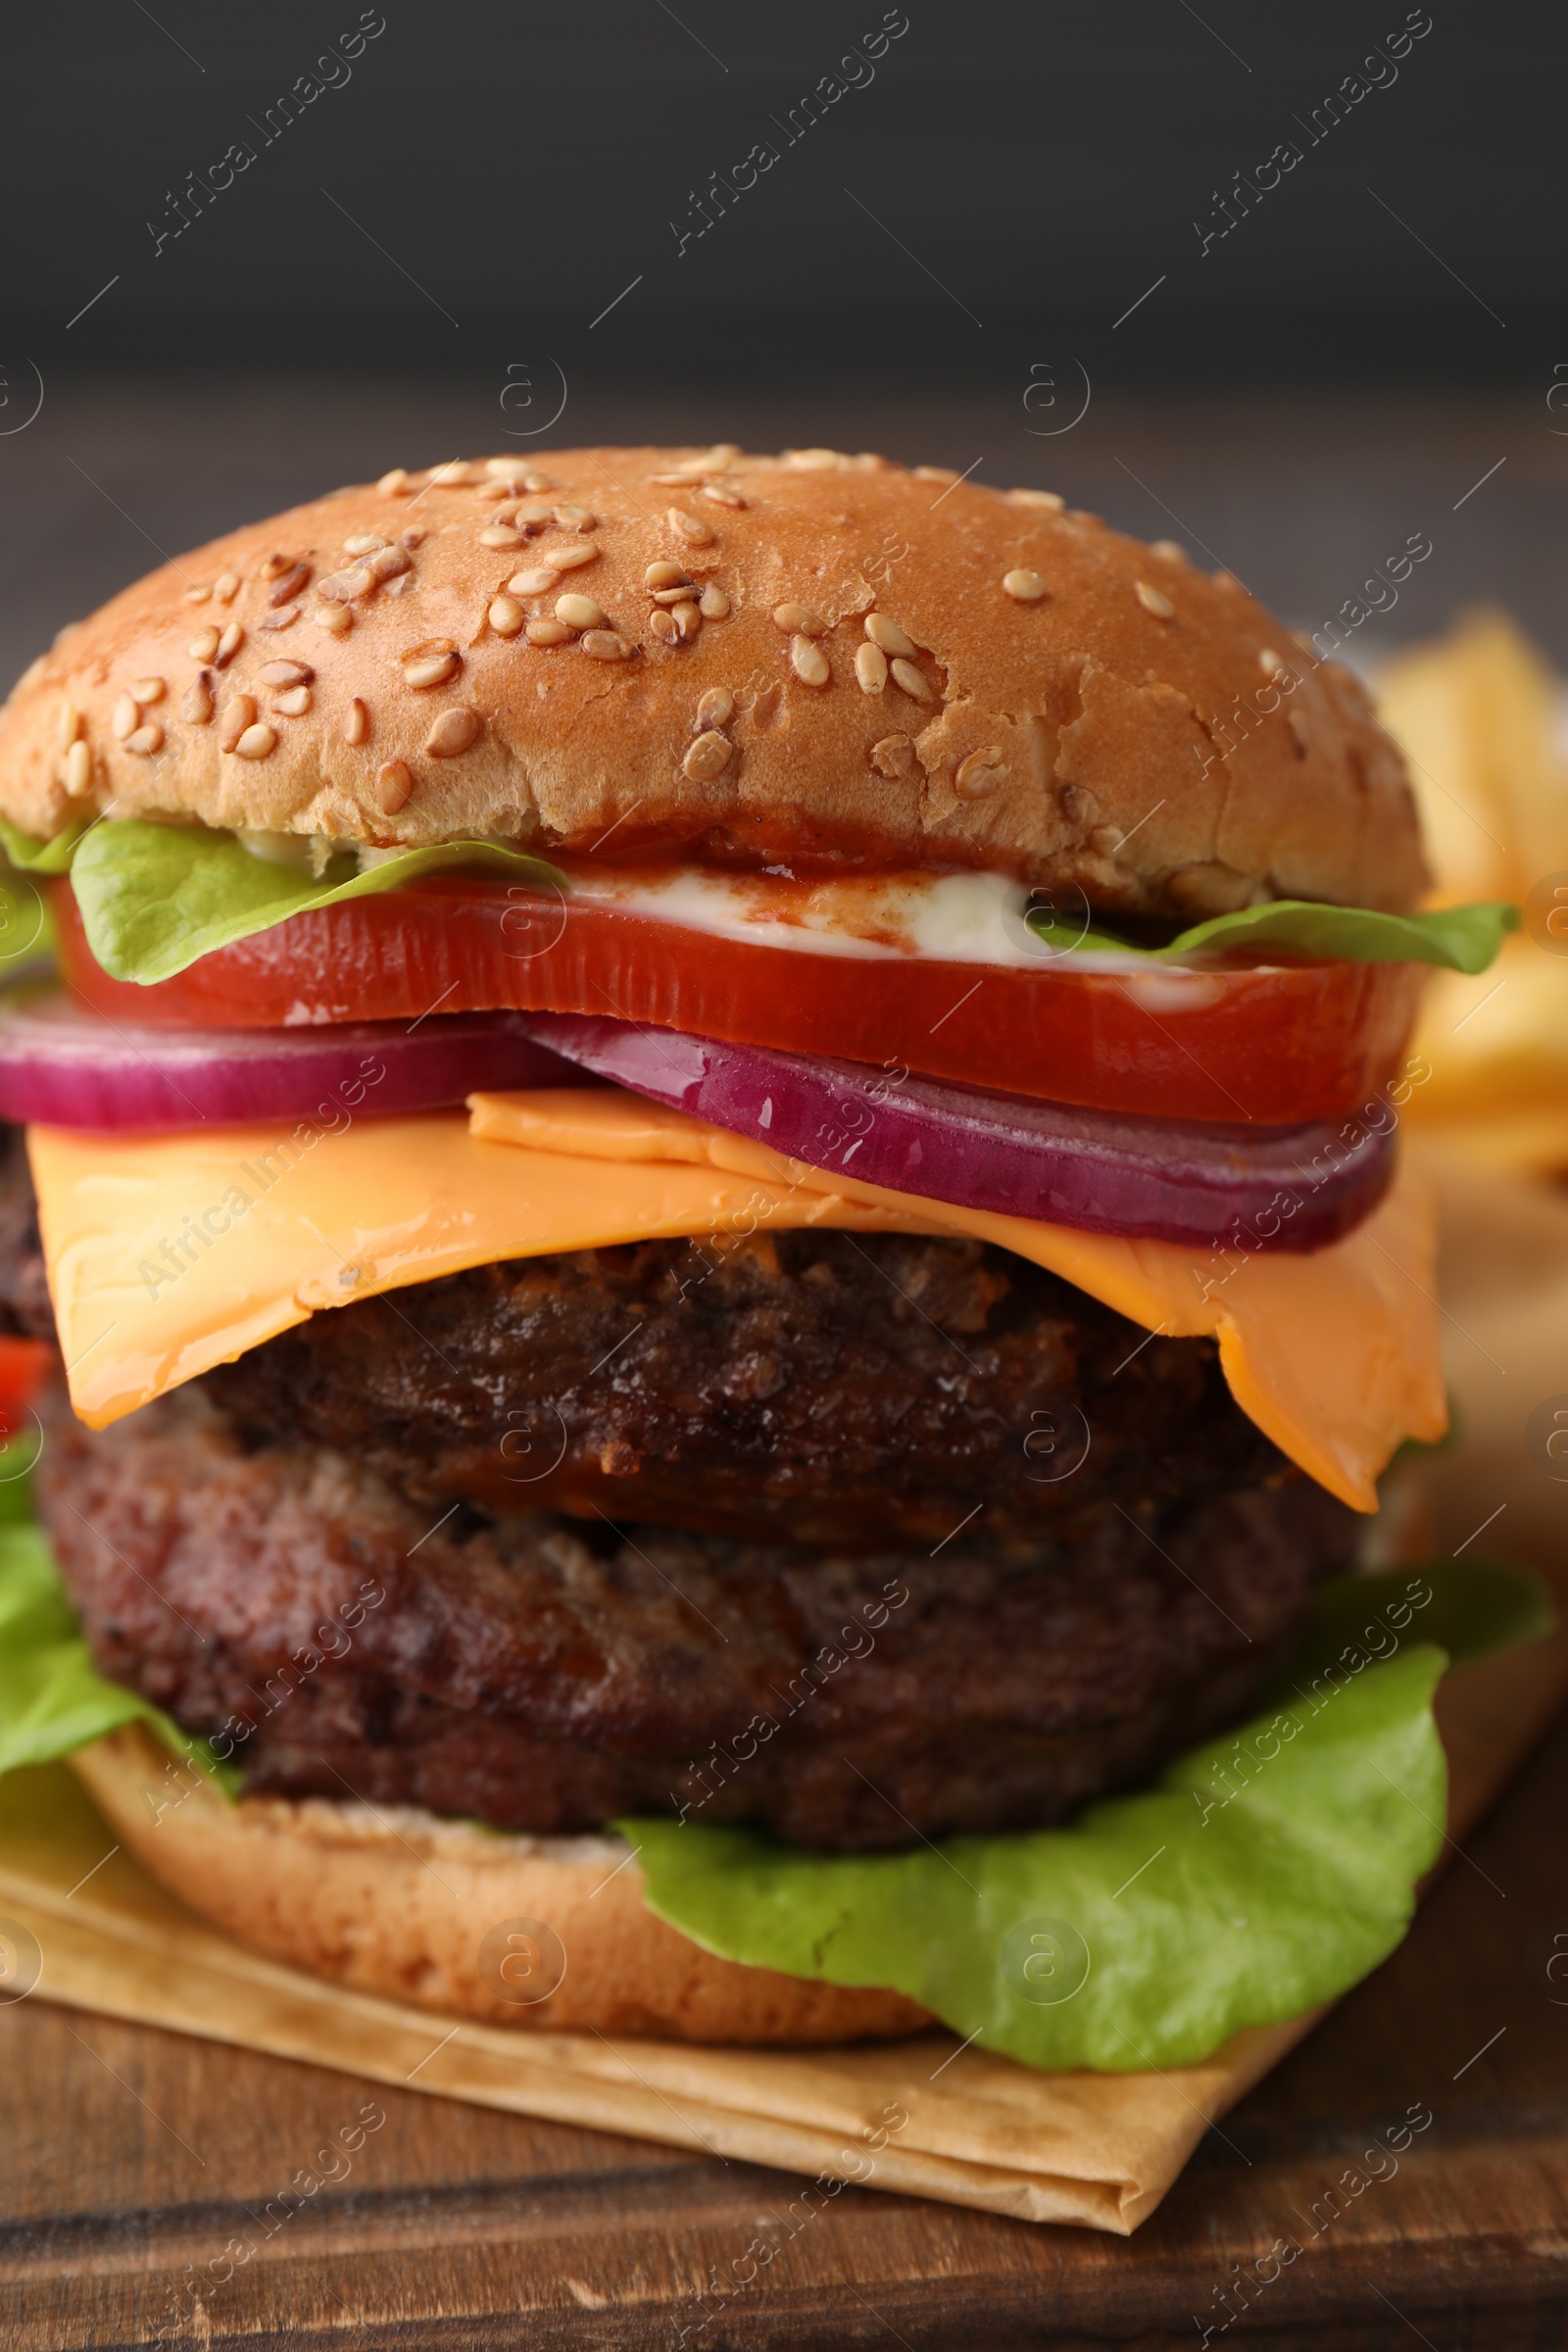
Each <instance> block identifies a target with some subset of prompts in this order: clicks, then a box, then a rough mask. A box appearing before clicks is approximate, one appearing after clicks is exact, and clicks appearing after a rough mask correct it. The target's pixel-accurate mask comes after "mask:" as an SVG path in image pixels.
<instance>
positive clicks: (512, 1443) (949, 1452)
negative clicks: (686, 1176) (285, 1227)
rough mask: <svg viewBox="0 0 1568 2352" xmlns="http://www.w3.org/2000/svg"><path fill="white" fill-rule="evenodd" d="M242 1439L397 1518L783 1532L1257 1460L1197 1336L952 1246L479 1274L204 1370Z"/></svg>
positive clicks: (791, 1243)
mask: <svg viewBox="0 0 1568 2352" xmlns="http://www.w3.org/2000/svg"><path fill="white" fill-rule="evenodd" d="M208 1387H209V1389H210V1391H211V1394H212V1395H213V1397H215V1399H216V1400H217V1401H218V1402H220V1403H221V1404H222V1405H223V1406H224V1407H225V1408H226V1409H227V1410H229V1411H230V1412H232V1413H233V1414H234V1415H235V1416H236V1417H237V1418H238V1419H239V1420H240V1421H242V1422H243V1423H244V1424H245V1425H246V1426H247V1427H249V1428H251V1429H254V1430H257V1431H259V1432H266V1433H267V1434H269V1435H272V1436H279V1437H281V1436H300V1437H304V1438H310V1439H314V1440H316V1441H318V1442H319V1443H320V1444H322V1445H326V1446H335V1447H339V1448H341V1449H342V1450H343V1451H344V1452H347V1453H351V1454H353V1455H354V1456H355V1458H356V1459H357V1460H360V1461H364V1462H367V1463H368V1464H370V1465H371V1466H372V1467H373V1468H375V1469H377V1470H379V1471H380V1472H381V1473H382V1474H383V1476H385V1477H386V1478H388V1479H389V1480H390V1481H391V1482H392V1483H393V1484H394V1485H395V1486H397V1487H398V1488H399V1489H400V1490H401V1491H402V1492H403V1493H404V1494H406V1495H413V1496H415V1497H416V1498H417V1499H418V1500H420V1501H427V1502H446V1501H454V1500H463V1501H466V1502H480V1503H483V1504H485V1505H486V1506H487V1507H488V1508H490V1509H491V1510H494V1511H498V1512H502V1513H506V1514H515V1513H517V1512H522V1511H530V1510H540V1509H545V1510H564V1511H569V1512H573V1513H576V1514H579V1515H583V1516H590V1517H591V1516H594V1515H596V1514H598V1513H600V1512H605V1513H608V1514H609V1515H610V1517H611V1518H613V1519H622V1518H624V1519H636V1520H642V1521H657V1522H659V1523H661V1524H662V1525H665V1526H674V1527H688V1528H697V1529H706V1530H710V1531H713V1532H717V1533H724V1534H731V1535H738V1536H749V1537H758V1536H764V1537H777V1538H780V1539H783V1540H785V1541H788V1542H791V1543H801V1544H835V1545H868V1546H874V1545H876V1544H885V1543H888V1542H901V1541H902V1542H920V1543H923V1544H934V1543H937V1542H939V1541H940V1540H941V1539H942V1538H943V1537H945V1536H948V1535H951V1534H952V1532H953V1530H954V1529H955V1528H956V1526H957V1525H958V1524H959V1523H960V1522H961V1521H962V1520H963V1519H964V1518H966V1517H967V1515H968V1514H969V1512H970V1511H971V1510H972V1509H973V1508H974V1506H975V1505H976V1504H977V1503H979V1502H982V1501H983V1502H984V1503H985V1505H986V1509H987V1516H988V1523H989V1526H990V1528H991V1530H992V1531H993V1532H995V1531H998V1530H1000V1529H1003V1528H1014V1529H1018V1530H1023V1529H1027V1528H1029V1527H1031V1526H1038V1525H1040V1524H1042V1523H1048V1522H1051V1521H1054V1520H1055V1519H1057V1518H1059V1517H1060V1516H1061V1515H1062V1514H1063V1513H1064V1512H1066V1513H1076V1512H1077V1511H1079V1510H1081V1509H1082V1508H1083V1507H1084V1505H1085V1504H1086V1503H1088V1502H1091V1501H1094V1500H1096V1499H1099V1498H1101V1497H1104V1496H1108V1495H1129V1494H1136V1495H1142V1496H1146V1497H1150V1498H1158V1499H1167V1498H1169V1499H1174V1498H1176V1497H1178V1496H1181V1495H1201V1494H1205V1493H1212V1492H1214V1491H1216V1490H1217V1489H1219V1488H1222V1487H1229V1486H1237V1485H1248V1484H1251V1483H1253V1482H1255V1481H1256V1480H1257V1479H1259V1478H1262V1477H1265V1476H1266V1475H1267V1474H1268V1473H1269V1472H1270V1471H1271V1470H1273V1469H1275V1468H1277V1467H1278V1466H1279V1463H1280V1459H1281V1457H1280V1456H1279V1454H1278V1453H1277V1452H1276V1451H1275V1449H1274V1447H1273V1446H1271V1445H1270V1443H1269V1441H1268V1440H1267V1439H1266V1438H1264V1437H1263V1436H1262V1434H1261V1432H1260V1431H1258V1430H1257V1429H1256V1428H1255V1427H1254V1426H1253V1424H1252V1423H1251V1422H1250V1421H1249V1420H1248V1419H1247V1417H1246V1415H1245V1414H1244V1413H1243V1412H1242V1411H1241V1410H1240V1408H1239V1407H1238V1406H1237V1405H1236V1404H1235V1402H1234V1401H1233V1400H1232V1398H1231V1397H1230V1395H1229V1392H1228V1391H1227V1389H1226V1387H1225V1383H1224V1379H1223V1377H1222V1375H1221V1373H1220V1369H1219V1361H1218V1355H1217V1352H1216V1350H1215V1348H1214V1345H1213V1343H1212V1342H1211V1341H1207V1340H1174V1339H1154V1340H1151V1339H1150V1338H1149V1335H1148V1334H1147V1333H1146V1332H1145V1331H1143V1330H1142V1329H1140V1327H1139V1326H1138V1325H1136V1324H1133V1323H1130V1322H1128V1321H1127V1319H1126V1318H1125V1317H1124V1316H1122V1315H1118V1314H1114V1313H1113V1312H1112V1311H1111V1310H1110V1308H1108V1307H1104V1306H1102V1305H1100V1304H1099V1302H1098V1301H1097V1300H1095V1299H1089V1298H1087V1297H1086V1296H1085V1295H1084V1293H1083V1292H1081V1291H1078V1290H1075V1289H1074V1288H1073V1287H1072V1286H1071V1285H1070V1284H1068V1283H1066V1282H1063V1281H1062V1280H1061V1279H1060V1278H1059V1277H1058V1276H1056V1275H1054V1274H1049V1273H1047V1272H1045V1271H1044V1270H1043V1269H1042V1268H1041V1267H1038V1266H1032V1265H1030V1264H1028V1263H1027V1262H1026V1261H1025V1260H1023V1259H1021V1258H1018V1257H1014V1256H1012V1255H1011V1254H1010V1253H1009V1252H1007V1251H1005V1250H999V1249H995V1248H992V1247H990V1246H989V1245H985V1244H982V1243H980V1242H976V1241H963V1240H936V1239H928V1238H925V1237H913V1236H906V1235H903V1234H873V1235H864V1236H861V1235H853V1234H846V1233H820V1232H801V1233H783V1234H779V1235H777V1236H756V1237H753V1238H751V1239H749V1240H745V1241H739V1242H734V1243H731V1244H730V1245H729V1246H727V1247H720V1246H719V1245H718V1244H717V1243H715V1242H713V1241H711V1240H705V1241H657V1242H646V1243H641V1244H636V1245H630V1246H626V1247H623V1248H619V1249H607V1250H582V1251H579V1252H575V1253H573V1254H571V1255H567V1256H553V1257H543V1258H522V1259H513V1260H510V1261H508V1262H505V1263H502V1264H498V1265H487V1266H476V1267H474V1268H473V1269H472V1270H471V1271H469V1272H466V1273H463V1274H455V1275H451V1276H449V1277H447V1278H446V1279H444V1280H442V1281H439V1282H428V1283H420V1284H418V1285H417V1286H415V1287H414V1288H411V1289H409V1290H400V1291H397V1292H394V1293H391V1294H390V1295H388V1296H385V1297H381V1298H375V1299H365V1300H364V1301H363V1302H361V1303H359V1304H356V1305H351V1306H345V1307H338V1308H334V1309H332V1310H330V1311H328V1312H326V1313H323V1314H318V1315H315V1316H313V1317H312V1319H311V1320H310V1322H309V1323H306V1324H302V1325H300V1326H299V1327H298V1328H297V1329H295V1330H293V1331H289V1332H285V1333H283V1334H282V1335H281V1336H280V1337H279V1338H277V1339H275V1340H271V1341H269V1342H268V1343H267V1344H266V1345H265V1346H263V1347H261V1348H253V1349H252V1350H251V1351H250V1352H249V1353H248V1354H247V1355H244V1356H242V1357H241V1358H240V1359H239V1361H238V1362H237V1363H234V1364H225V1365H223V1366H221V1368H220V1369H219V1370H217V1371H215V1372H213V1373H212V1374H210V1375H209V1378H208Z"/></svg>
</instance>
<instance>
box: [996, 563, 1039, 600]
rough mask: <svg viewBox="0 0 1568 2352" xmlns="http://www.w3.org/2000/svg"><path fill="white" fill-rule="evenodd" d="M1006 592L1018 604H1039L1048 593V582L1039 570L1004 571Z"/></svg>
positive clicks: (1003, 580) (1003, 577)
mask: <svg viewBox="0 0 1568 2352" xmlns="http://www.w3.org/2000/svg"><path fill="white" fill-rule="evenodd" d="M1002 586H1003V590H1004V593H1005V594H1006V595H1007V596H1010V597H1011V598H1012V601H1013V603H1014V604H1016V605H1038V604H1039V602H1040V600H1041V598H1042V597H1043V596H1044V595H1045V594H1046V593H1047V591H1046V583H1045V581H1044V580H1043V579H1042V578H1041V577H1040V574H1039V572H1038V571H1005V572H1004V573H1003V575H1002Z"/></svg>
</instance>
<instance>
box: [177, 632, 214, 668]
mask: <svg viewBox="0 0 1568 2352" xmlns="http://www.w3.org/2000/svg"><path fill="white" fill-rule="evenodd" d="M185 651H186V653H187V654H189V656H190V658H191V660H192V661H193V662H210V661H211V660H212V658H213V656H214V655H215V654H216V653H217V651H218V631H217V630H216V629H202V630H201V631H200V632H199V633H198V634H197V635H196V636H194V637H193V638H192V639H191V641H190V643H189V645H187V646H186V648H185Z"/></svg>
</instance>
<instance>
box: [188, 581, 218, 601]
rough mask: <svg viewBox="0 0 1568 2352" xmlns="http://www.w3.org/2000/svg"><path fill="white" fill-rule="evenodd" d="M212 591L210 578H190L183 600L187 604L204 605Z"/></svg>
mask: <svg viewBox="0 0 1568 2352" xmlns="http://www.w3.org/2000/svg"><path fill="white" fill-rule="evenodd" d="M212 593H213V583H212V581H211V580H192V582H191V584H190V586H189V587H188V588H187V589H186V591H185V602H186V604H187V605H205V604H206V602H207V599H208V598H209V597H210V596H211V595H212Z"/></svg>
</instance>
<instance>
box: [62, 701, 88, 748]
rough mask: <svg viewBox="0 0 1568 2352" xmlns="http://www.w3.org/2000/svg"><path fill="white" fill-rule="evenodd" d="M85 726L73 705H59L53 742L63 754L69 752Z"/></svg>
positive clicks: (83, 720) (79, 713)
mask: <svg viewBox="0 0 1568 2352" xmlns="http://www.w3.org/2000/svg"><path fill="white" fill-rule="evenodd" d="M85 725H86V721H85V719H84V718H83V717H82V715H81V712H80V711H78V710H77V709H76V706H75V704H74V703H62V704H61V706H60V717H59V720H58V722H57V723H56V727H55V741H56V743H58V744H59V746H60V749H61V750H62V751H63V752H69V751H70V749H71V747H72V745H73V743H75V742H77V741H78V740H79V738H80V736H81V732H82V729H83V727H84V726H85Z"/></svg>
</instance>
